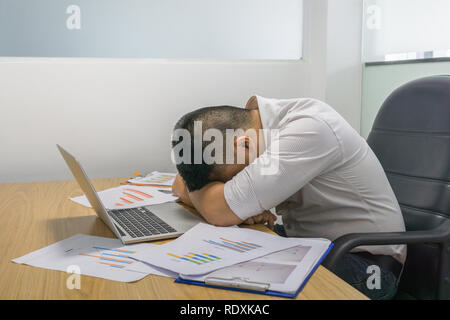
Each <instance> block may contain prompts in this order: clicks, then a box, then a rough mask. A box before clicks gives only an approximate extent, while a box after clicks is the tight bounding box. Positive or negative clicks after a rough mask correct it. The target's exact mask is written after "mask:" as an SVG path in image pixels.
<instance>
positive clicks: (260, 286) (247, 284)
mask: <svg viewBox="0 0 450 320" xmlns="http://www.w3.org/2000/svg"><path fill="white" fill-rule="evenodd" d="M205 284H207V285H211V286H219V287H229V288H237V289H247V290H253V291H259V292H265V291H267V290H268V289H269V287H270V284H269V283H264V282H256V281H249V280H247V279H245V278H239V277H233V278H219V277H208V278H206V279H205Z"/></svg>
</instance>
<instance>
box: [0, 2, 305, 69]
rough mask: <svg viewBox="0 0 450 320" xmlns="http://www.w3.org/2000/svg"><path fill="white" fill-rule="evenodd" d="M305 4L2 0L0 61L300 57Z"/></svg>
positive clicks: (0, 12) (0, 4)
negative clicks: (13, 58) (2, 58)
mask: <svg viewBox="0 0 450 320" xmlns="http://www.w3.org/2000/svg"><path fill="white" fill-rule="evenodd" d="M302 20H303V1H302V0H78V1H76V0H73V1H67V0H39V1H37V0H0V56H26V57H28V56H35V57H123V58H128V57H131V58H132V57H137V58H179V59H205V58H206V59H281V60H285V59H289V60H290V59H299V58H301V52H302V50H301V49H302V24H303V23H302Z"/></svg>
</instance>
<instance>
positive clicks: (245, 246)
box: [203, 237, 261, 252]
mask: <svg viewBox="0 0 450 320" xmlns="http://www.w3.org/2000/svg"><path fill="white" fill-rule="evenodd" d="M219 239H220V240H221V242H219V241H214V240H203V241H205V242H207V243H209V244H213V245H216V246H220V247H224V248H227V249H231V250H234V251H237V252H247V251H249V250H253V249H258V248H261V246H260V245H258V244H255V243H251V242H246V241H233V240H229V239H225V238H222V237H221V238H219Z"/></svg>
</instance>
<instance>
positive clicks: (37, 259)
mask: <svg viewBox="0 0 450 320" xmlns="http://www.w3.org/2000/svg"><path fill="white" fill-rule="evenodd" d="M153 246H156V245H151V244H147V243H141V244H133V245H127V246H123V245H122V242H121V241H120V240H119V239H111V238H103V237H95V236H89V235H85V234H77V235H74V236H72V237H70V238H67V239H65V240H62V241H59V242H56V243H54V244H52V245H50V246H48V247H45V248H42V249H40V250H37V251H34V252H32V253H29V254H27V255H24V256H22V257H20V258H17V259H14V260H12V261H13V262H15V263H18V264H26V265H30V266H34V267H40V268H45V269H51V270H59V271H64V272H73V270H74V269H73V267H76V268H77V269H78V270H79V271H80V274H82V275H87V276H92V277H98V278H103V279H108V280H114V281H121V282H132V281H137V280H140V279H142V278H144V277H145V276H147V275H149V274H156V275H161V276H166V277H175V276H176V274H174V273H172V272H168V271H167V270H164V269H159V268H155V267H152V266H150V265H148V264H145V263H142V262H139V261H136V260H134V259H132V257H133V256H134V255H136V254H138V253H140V252H143V251H146V250H148V249H149V248H151V247H153ZM70 270H71V271H70Z"/></svg>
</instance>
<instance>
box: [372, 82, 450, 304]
mask: <svg viewBox="0 0 450 320" xmlns="http://www.w3.org/2000/svg"><path fill="white" fill-rule="evenodd" d="M368 143H369V145H370V147H371V148H372V149H373V151H374V152H375V154H376V155H377V157H378V159H379V160H380V162H381V164H382V166H383V168H384V170H385V172H386V175H387V177H388V179H389V182H390V183H391V186H392V189H393V190H394V193H395V195H396V197H397V199H398V202H399V203H400V207H401V210H402V213H403V217H404V219H405V224H406V229H407V230H408V231H412V230H426V229H431V228H434V227H436V226H437V225H439V224H441V223H442V222H443V221H445V220H446V219H450V76H432V77H427V78H422V79H418V80H415V81H412V82H409V83H407V84H405V85H403V86H401V87H400V88H398V89H397V90H395V91H394V92H393V93H392V94H391V95H390V96H389V97H388V98H387V99H386V101H385V102H384V103H383V105H382V106H381V109H380V111H379V112H378V115H377V117H376V119H375V122H374V125H373V128H372V131H371V133H370V135H369V138H368ZM439 252H440V251H439V248H438V247H437V246H431V245H414V246H411V245H409V246H408V259H407V261H406V265H405V271H404V275H403V277H402V282H401V284H402V283H403V284H404V285H403V287H404V288H405V290H406V291H408V292H409V293H410V294H413V295H415V296H418V298H435V297H436V295H435V294H436V293H435V291H436V290H435V288H436V286H437V285H438V284H437V283H436V281H440V280H442V279H436V277H437V274H438V273H439V266H440V263H441V262H440V261H439ZM420 264H421V265H422V266H421V265H420ZM430 272H431V273H432V272H434V273H435V274H434V275H430V277H428V275H427V274H426V273H430ZM418 275H421V278H417V276H418ZM401 287H402V285H401V286H400V288H401Z"/></svg>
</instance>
